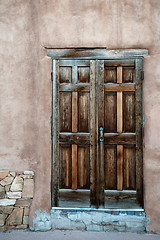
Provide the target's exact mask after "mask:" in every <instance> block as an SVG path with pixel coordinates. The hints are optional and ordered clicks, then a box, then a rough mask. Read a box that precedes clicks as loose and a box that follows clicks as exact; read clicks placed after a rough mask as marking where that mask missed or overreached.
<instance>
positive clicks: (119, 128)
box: [117, 67, 123, 133]
mask: <svg viewBox="0 0 160 240" xmlns="http://www.w3.org/2000/svg"><path fill="white" fill-rule="evenodd" d="M117 83H122V67H117ZM122 110H123V109H122V92H117V132H118V133H121V132H122V126H123V120H122V119H123V118H122V117H123V115H122V114H123V112H122Z"/></svg>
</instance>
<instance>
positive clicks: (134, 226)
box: [37, 208, 148, 233]
mask: <svg viewBox="0 0 160 240" xmlns="http://www.w3.org/2000/svg"><path fill="white" fill-rule="evenodd" d="M147 224H148V220H147V218H146V216H145V212H143V211H107V210H102V211H101V210H84V211H83V210H76V209H60V208H59V209H58V208H52V210H51V227H52V229H65V230H66V229H68V230H86V231H105V232H108V231H118V232H136V233H137V232H138V233H143V232H145V231H147ZM40 227H41V225H40ZM37 230H40V228H39V229H37Z"/></svg>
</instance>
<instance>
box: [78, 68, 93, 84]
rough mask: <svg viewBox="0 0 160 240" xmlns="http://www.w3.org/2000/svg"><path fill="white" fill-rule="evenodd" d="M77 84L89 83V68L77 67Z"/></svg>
mask: <svg viewBox="0 0 160 240" xmlns="http://www.w3.org/2000/svg"><path fill="white" fill-rule="evenodd" d="M78 82H80V83H89V82H90V68H89V67H78Z"/></svg>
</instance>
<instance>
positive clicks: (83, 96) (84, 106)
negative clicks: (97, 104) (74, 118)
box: [78, 92, 89, 132]
mask: <svg viewBox="0 0 160 240" xmlns="http://www.w3.org/2000/svg"><path fill="white" fill-rule="evenodd" d="M78 131H79V132H89V93H88V92H79V94H78Z"/></svg>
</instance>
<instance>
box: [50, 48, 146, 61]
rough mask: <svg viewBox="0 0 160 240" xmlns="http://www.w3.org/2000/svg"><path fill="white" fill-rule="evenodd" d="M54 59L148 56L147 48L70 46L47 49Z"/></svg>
mask: <svg viewBox="0 0 160 240" xmlns="http://www.w3.org/2000/svg"><path fill="white" fill-rule="evenodd" d="M47 56H48V57H51V58H52V59H90V60H94V59H109V60H110V59H122V58H123V59H124V58H139V57H145V56H148V50H147V49H111V50H108V49H106V48H88V49H87V48H68V49H62V48H61V49H60V48H59V49H51V48H48V49H47Z"/></svg>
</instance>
